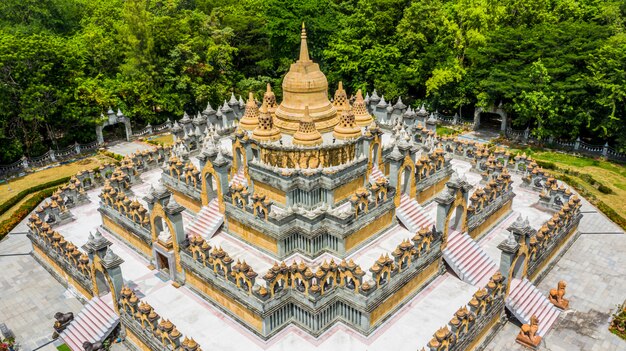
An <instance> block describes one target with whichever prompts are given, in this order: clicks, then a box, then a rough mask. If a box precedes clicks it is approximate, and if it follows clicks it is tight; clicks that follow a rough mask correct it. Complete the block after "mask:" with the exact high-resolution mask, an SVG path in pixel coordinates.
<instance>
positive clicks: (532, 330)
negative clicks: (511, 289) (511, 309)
mask: <svg viewBox="0 0 626 351" xmlns="http://www.w3.org/2000/svg"><path fill="white" fill-rule="evenodd" d="M537 330H539V319H537V316H535V315H533V316H532V317H530V325H528V324H524V325H522V328H521V329H520V331H519V334H517V338H516V339H515V341H517V342H518V343H520V344H522V345H524V346H527V347H530V348H532V349H535V348H537V346H539V343H541V336H539V335H537Z"/></svg>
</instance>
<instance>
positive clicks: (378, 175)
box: [369, 165, 386, 184]
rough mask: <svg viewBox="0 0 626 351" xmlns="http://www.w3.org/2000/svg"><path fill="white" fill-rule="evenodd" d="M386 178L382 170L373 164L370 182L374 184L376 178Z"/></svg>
mask: <svg viewBox="0 0 626 351" xmlns="http://www.w3.org/2000/svg"><path fill="white" fill-rule="evenodd" d="M381 177H382V178H386V177H385V174H384V173H383V172H381V170H380V169H378V166H376V165H374V166H373V167H372V172H371V173H370V178H369V180H370V183H372V184H374V183H376V181H377V180H378V178H381Z"/></svg>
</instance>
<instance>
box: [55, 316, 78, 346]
mask: <svg viewBox="0 0 626 351" xmlns="http://www.w3.org/2000/svg"><path fill="white" fill-rule="evenodd" d="M54 319H56V321H55V322H54V326H53V328H54V334H53V336H52V337H53V338H54V339H56V338H57V337H58V336H59V334H60V333H61V332H62V331H63V330H65V328H66V327H67V326H68V325H69V324H70V322H71V321H73V320H74V313H72V312H67V313H61V312H57V313H55V314H54Z"/></svg>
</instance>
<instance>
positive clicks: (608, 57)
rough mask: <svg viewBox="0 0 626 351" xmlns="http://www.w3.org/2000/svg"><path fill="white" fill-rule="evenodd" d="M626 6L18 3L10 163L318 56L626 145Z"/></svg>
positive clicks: (387, 89) (4, 137) (436, 0)
mask: <svg viewBox="0 0 626 351" xmlns="http://www.w3.org/2000/svg"><path fill="white" fill-rule="evenodd" d="M625 12H626V6H625V5H624V3H623V1H618V0H607V1H598V0H580V1H572V0H553V1H543V0H524V1H522V0H503V1H494V0H456V1H452V0H417V1H403V0H348V1H333V0H302V1H290V0H263V1H262V0H240V1H233V0H195V1H189V0H168V1H149V0H126V1H124V0H100V1H87V0H42V1H33V0H5V1H2V2H1V3H0V87H1V88H0V143H1V144H2V145H3V147H2V148H1V149H0V164H6V163H10V162H13V161H16V160H17V159H19V158H20V157H21V155H22V154H27V155H31V156H37V155H39V154H41V153H43V152H45V151H47V150H48V149H49V148H51V147H52V148H62V147H65V146H67V145H71V144H72V143H74V142H75V141H78V142H83V143H84V142H90V141H92V140H93V139H94V137H95V136H94V126H95V125H97V124H99V123H101V118H100V115H101V114H103V113H106V111H107V109H108V108H109V107H110V106H112V107H119V108H121V109H122V111H123V112H124V113H125V114H126V115H128V116H129V117H130V118H131V120H132V123H133V124H134V126H135V128H142V127H143V126H145V125H146V124H147V123H151V124H153V125H155V124H160V123H163V122H164V121H165V120H166V119H167V118H170V119H174V118H180V116H181V115H182V113H183V111H187V112H189V113H195V112H197V111H199V110H201V109H203V108H204V107H205V106H206V103H207V102H211V104H213V106H216V105H217V104H220V103H223V99H224V98H226V97H227V96H228V95H229V94H230V92H231V91H232V92H234V93H235V94H237V95H243V96H245V95H246V94H247V92H248V91H253V92H254V93H255V95H256V96H257V98H260V97H261V96H262V92H263V91H264V88H265V85H266V84H267V83H271V84H272V86H273V87H274V90H275V91H276V94H277V96H278V97H279V98H280V96H281V89H280V81H281V77H282V76H283V75H284V74H285V72H287V70H288V69H289V66H290V64H291V63H292V62H293V60H294V59H295V58H296V57H297V49H298V45H299V42H300V36H299V30H300V26H301V23H302V21H305V22H306V25H307V33H308V37H309V39H310V40H309V49H310V52H311V56H312V57H313V58H314V60H315V61H316V62H319V63H320V65H321V68H322V69H323V70H324V71H325V72H326V73H327V77H328V80H329V85H330V87H331V89H330V91H331V93H332V91H333V90H334V87H336V85H337V83H338V82H339V81H343V82H344V85H345V86H346V87H347V88H348V89H349V93H350V94H352V93H353V92H354V91H356V89H359V88H360V89H364V90H367V91H371V90H372V89H373V88H376V89H377V90H378V92H379V93H381V94H384V95H385V98H386V99H387V100H388V101H389V100H395V99H396V98H397V97H398V96H403V99H404V101H405V102H406V103H410V104H412V105H413V106H416V105H417V104H421V103H425V104H427V105H428V106H429V107H430V108H432V109H439V111H442V112H444V113H447V114H453V113H455V112H458V113H459V114H460V115H461V117H463V114H466V115H467V114H471V113H472V111H471V110H472V108H473V107H474V106H480V107H486V108H488V107H491V106H494V105H498V104H500V103H502V106H503V108H504V109H505V110H506V111H507V112H508V114H509V116H510V117H511V118H512V121H513V124H514V126H515V127H517V128H525V127H527V126H528V127H531V128H532V129H533V130H534V133H535V134H536V136H537V137H540V138H544V139H545V138H547V137H549V136H552V137H555V138H564V139H570V140H571V139H573V138H575V137H577V136H580V137H581V138H583V139H584V140H585V141H588V142H595V143H600V141H602V142H604V141H608V142H609V143H611V145H612V146H615V147H617V148H618V149H620V150H626V120H625V119H626V117H625V116H626V34H625V33H626V31H625V29H626V26H625V21H624V17H625V16H624V13H625Z"/></svg>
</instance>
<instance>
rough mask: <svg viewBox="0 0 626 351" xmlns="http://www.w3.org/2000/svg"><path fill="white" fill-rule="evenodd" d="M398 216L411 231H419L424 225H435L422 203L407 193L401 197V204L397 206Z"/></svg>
mask: <svg viewBox="0 0 626 351" xmlns="http://www.w3.org/2000/svg"><path fill="white" fill-rule="evenodd" d="M396 217H398V220H400V222H402V224H403V225H404V226H405V227H406V228H407V229H408V230H409V232H411V233H417V231H419V230H420V229H421V228H422V227H427V228H428V229H431V228H432V226H433V225H434V222H433V221H432V219H431V218H430V217H429V216H428V214H427V213H426V211H424V208H423V207H422V205H420V204H419V203H418V202H417V201H416V200H415V199H412V198H411V197H409V196H408V195H406V194H402V197H401V198H400V206H399V207H398V208H396Z"/></svg>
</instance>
